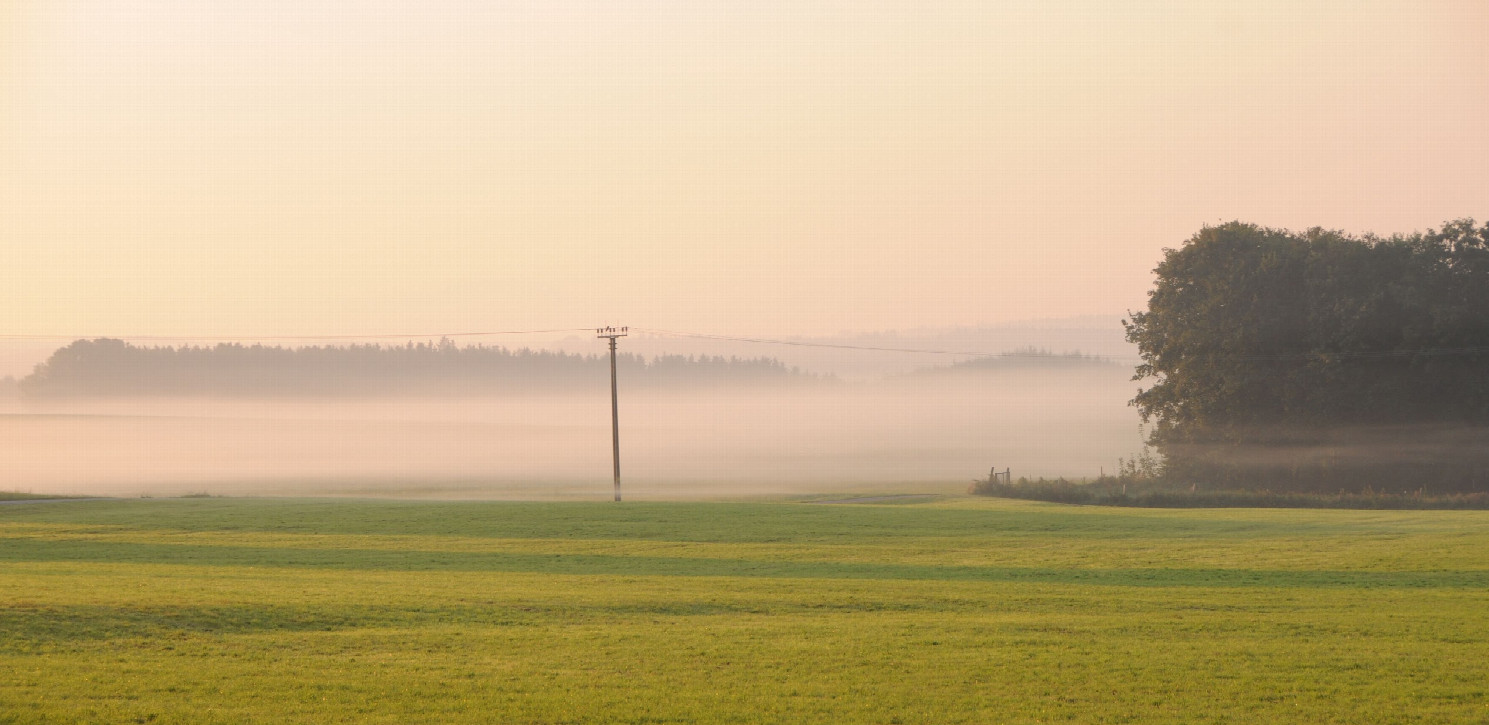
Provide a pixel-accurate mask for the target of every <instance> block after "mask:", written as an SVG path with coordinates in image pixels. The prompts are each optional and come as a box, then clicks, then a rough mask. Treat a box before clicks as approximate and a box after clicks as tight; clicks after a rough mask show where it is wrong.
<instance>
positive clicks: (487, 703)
mask: <svg viewBox="0 0 1489 725" xmlns="http://www.w3.org/2000/svg"><path fill="white" fill-rule="evenodd" d="M39 722H49V723H71V722H101V723H103V722H107V723H129V722H142V723H143V722H152V723H245V722H275V723H328V722H357V723H410V722H429V723H462V722H464V723H592V722H619V723H695V722H696V723H855V724H859V723H993V722H1004V723H1044V722H1059V723H1122V722H1131V723H1152V722H1174V723H1181V722H1182V723H1254V722H1293V723H1307V722H1319V723H1334V722H1338V723H1376V722H1379V723H1405V722H1422V723H1455V722H1461V723H1484V722H1489V512H1483V511H1411V512H1399V511H1335V510H1328V511H1325V510H1248V509H1226V510H1143V509H1107V508H1094V507H1069V506H1061V505H1057V504H1043V503H1031V502H1014V501H1006V500H998V499H984V498H977V499H973V498H967V497H943V498H933V499H919V500H913V501H909V502H906V501H900V502H893V503H891V502H884V503H868V504H836V505H823V504H813V503H804V502H785V501H782V502H749V503H737V502H736V503H724V502H695V503H633V502H626V503H621V504H615V503H610V502H605V503H573V502H568V503H531V502H523V503H509V502H501V503H492V502H437V503H436V502H408V501H376V500H306V499H298V500H297V499H222V498H210V499H208V498H202V499H173V500H168V499H158V500H91V501H69V502H42V503H18V504H9V505H4V506H0V723H39Z"/></svg>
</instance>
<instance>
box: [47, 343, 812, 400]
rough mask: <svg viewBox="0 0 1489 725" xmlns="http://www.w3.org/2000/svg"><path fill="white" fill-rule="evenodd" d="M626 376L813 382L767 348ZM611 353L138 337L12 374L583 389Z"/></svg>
mask: <svg viewBox="0 0 1489 725" xmlns="http://www.w3.org/2000/svg"><path fill="white" fill-rule="evenodd" d="M617 363H618V365H619V366H620V367H621V369H622V370H621V373H622V375H624V376H625V377H624V379H625V380H626V383H627V384H628V385H643V386H674V385H683V386H686V385H754V384H798V383H815V382H820V381H821V378H819V377H818V376H815V375H811V374H809V373H803V372H801V371H800V370H797V369H796V368H787V367H786V366H785V365H784V364H782V363H781V362H779V361H777V360H774V359H770V358H749V359H742V358H723V357H707V356H704V357H691V356H681V355H662V356H658V357H655V358H652V359H650V360H648V359H644V358H641V357H639V356H636V355H629V354H622V355H620V356H619V358H618V360H617ZM609 364H610V362H609V359H608V358H607V357H603V356H599V355H572V354H566V353H561V352H549V351H543V350H528V349H522V350H509V349H507V348H504V347H487V346H484V345H472V346H460V345H456V344H455V343H454V342H452V341H450V340H448V339H445V340H441V341H440V342H438V343H418V344H415V343H409V344H407V345H402V346H391V347H385V346H382V345H345V346H338V345H328V346H309V347H294V348H286V347H279V346H265V345H242V344H238V343H221V344H218V345H213V346H208V347H197V346H182V347H171V346H165V347H145V346H140V345H133V344H130V343H128V342H125V341H123V340H116V339H109V338H100V339H96V340H77V341H75V342H73V343H72V344H70V345H67V346H66V347H63V348H61V349H59V350H57V351H56V352H54V353H52V356H51V357H50V358H48V359H47V361H46V362H44V363H42V364H41V365H38V366H37V367H36V370H35V372H33V373H32V374H31V375H29V376H27V377H26V378H24V379H22V380H21V381H20V383H19V385H20V388H21V390H22V391H23V392H25V393H27V394H30V395H36V396H55V395H162V394H164V395H224V394H225V395H332V394H396V393H474V392H520V391H556V390H587V389H590V388H593V389H594V390H595V391H601V390H603V389H606V388H608V386H609V382H610V376H609Z"/></svg>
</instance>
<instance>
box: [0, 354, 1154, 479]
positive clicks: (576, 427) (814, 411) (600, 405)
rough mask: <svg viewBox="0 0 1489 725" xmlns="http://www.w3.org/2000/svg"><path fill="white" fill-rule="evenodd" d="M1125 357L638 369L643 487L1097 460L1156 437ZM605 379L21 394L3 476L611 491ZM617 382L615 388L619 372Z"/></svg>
mask: <svg viewBox="0 0 1489 725" xmlns="http://www.w3.org/2000/svg"><path fill="white" fill-rule="evenodd" d="M1129 377H1130V373H1129V372H1128V370H1127V369H1126V368H1125V367H1122V366H1117V365H1093V366H1089V367H1085V368H1081V369H1078V370H1042V369H1010V370H996V371H979V372H975V373H962V374H957V375H951V376H929V377H907V378H899V379H889V380H887V381H883V382H877V383H843V384H836V385H821V386H807V387H801V386H795V387H785V388H768V387H766V388H752V389H747V390H740V389H736V388H730V387H721V386H714V387H706V388H691V389H688V390H666V389H642V388H628V387H627V385H626V381H625V379H624V378H622V380H621V393H620V417H621V467H622V478H623V484H624V486H625V491H626V495H627V497H628V498H642V499H644V498H688V497H700V496H702V497H716V496H748V495H754V494H784V493H811V492H819V491H827V490H837V489H842V490H847V489H853V488H855V487H856V488H858V489H863V488H864V487H873V486H876V485H886V484H910V485H908V486H907V485H901V486H900V488H913V487H914V485H926V486H933V485H938V484H939V485H940V486H941V489H942V490H944V489H945V487H946V484H948V483H949V484H965V483H966V482H968V481H970V480H971V479H972V478H975V477H980V476H985V475H986V474H987V471H988V468H989V467H990V466H994V465H996V466H998V467H999V469H1002V468H1005V467H1006V468H1011V469H1012V470H1013V473H1014V475H1015V476H1019V475H1030V476H1038V475H1046V476H1054V475H1066V476H1094V475H1096V474H1097V473H1098V471H1100V470H1102V469H1103V468H1104V469H1105V470H1107V471H1111V470H1112V468H1113V467H1114V466H1115V465H1116V462H1117V458H1118V457H1119V456H1124V457H1125V456H1130V455H1132V454H1133V453H1134V452H1136V451H1137V450H1138V449H1139V448H1140V446H1141V442H1140V439H1139V433H1138V428H1137V417H1136V415H1135V414H1134V412H1133V411H1132V409H1131V408H1129V407H1128V406H1127V405H1126V401H1127V400H1128V399H1129V398H1131V397H1132V394H1133V391H1134V389H1135V386H1136V384H1135V383H1132V382H1130V381H1129V380H1128V378H1129ZM596 392H599V391H589V390H586V391H583V392H580V393H574V394H567V393H542V394H530V395H484V396H422V397H412V396H403V397H349V396H339V397H334V398H308V397H303V396H302V397H293V398H291V397H277V398H266V397H218V398H204V397H174V398H173V397H149V398H140V397H134V398H124V397H75V398H67V399H56V400H35V399H25V398H11V399H8V400H5V401H4V402H3V406H4V408H3V410H4V414H3V415H0V439H3V440H5V441H7V443H6V449H7V450H6V459H7V463H6V465H5V466H4V467H3V469H0V489H5V490H20V491H31V492H48V493H68V494H105V495H121V496H137V495H179V494H183V493H193V492H206V493H212V494H233V495H253V494H262V495H285V494H291V495H325V494H355V495H413V496H447V497H470V498H484V497H491V498H607V497H608V496H609V495H610V487H611V461H610V409H609V405H610V401H609V397H608V395H604V394H595V393H596ZM606 392H608V391H606Z"/></svg>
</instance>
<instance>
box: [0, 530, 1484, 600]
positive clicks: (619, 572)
mask: <svg viewBox="0 0 1489 725" xmlns="http://www.w3.org/2000/svg"><path fill="white" fill-rule="evenodd" d="M0 561H6V562H93V563H107V564H119V563H131V564H175V565H190V566H210V567H219V566H220V567H288V568H303V569H336V570H346V571H410V572H414V571H461V572H469V571H489V572H514V573H541V574H570V575H615V576H681V577H759V578H780V579H887V580H931V581H977V582H1028V583H1039V584H1081V585H1087V586H1135V587H1305V588H1309V587H1320V588H1350V589H1371V588H1383V587H1389V588H1411V589H1432V588H1464V587H1486V586H1489V571H1479V570H1446V571H1405V572H1390V571H1386V572H1382V571H1285V570H1266V569H1181V568H1172V569H1169V568H1161V569H1160V568H1154V569H1077V568H1068V567H1062V568H1055V567H1049V568H1045V567H984V566H923V565H912V564H876V563H859V562H812V561H758V560H746V559H704V558H689V557H659V556H609V555H599V554H527V553H508V552H476V553H472V552H429V551H387V550H363V549H285V548H273V547H246V546H198V545H174V544H143V543H125V542H95V541H38V540H34V539H11V540H5V541H4V545H3V546H0Z"/></svg>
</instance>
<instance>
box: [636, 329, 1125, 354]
mask: <svg viewBox="0 0 1489 725" xmlns="http://www.w3.org/2000/svg"><path fill="white" fill-rule="evenodd" d="M634 329H635V330H636V331H637V332H647V333H651V334H653V335H667V336H670V337H693V338H699V339H703V340H726V341H729V342H753V343H762V344H767V345H791V346H794V347H825V348H832V349H837V350H864V351H868V352H904V353H914V354H921V355H962V356H966V357H1048V358H1056V357H1069V355H1063V354H1060V353H1054V352H1039V351H1034V350H1026V351H1020V352H967V351H965V350H932V349H925V348H910V347H879V346H875V345H848V344H842V343H830V342H808V341H805V340H778V339H771V338H764V337H731V336H729V335H709V334H704V333H699V332H677V331H675V330H656V329H651V328H646V327H637V328H634ZM1094 357H1102V356H1099V355H1098V356H1094Z"/></svg>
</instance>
